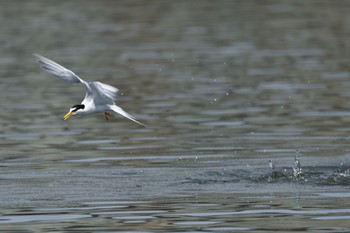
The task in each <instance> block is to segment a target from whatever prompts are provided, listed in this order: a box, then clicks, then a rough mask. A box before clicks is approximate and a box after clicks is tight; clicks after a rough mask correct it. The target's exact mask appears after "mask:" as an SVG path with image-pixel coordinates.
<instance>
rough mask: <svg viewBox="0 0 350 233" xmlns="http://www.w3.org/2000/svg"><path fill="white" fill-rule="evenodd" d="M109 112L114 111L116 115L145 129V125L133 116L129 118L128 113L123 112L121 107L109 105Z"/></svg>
mask: <svg viewBox="0 0 350 233" xmlns="http://www.w3.org/2000/svg"><path fill="white" fill-rule="evenodd" d="M109 107H110V108H111V110H113V111H115V112H116V113H118V114H120V115H122V116H124V117H126V118H128V119H129V120H132V121H133V122H136V123H137V124H139V125H142V126H144V127H147V125H145V124H143V123H141V122H139V121H137V120H136V119H135V118H134V117H133V116H131V115H130V114H129V113H127V112H125V111H124V110H123V109H122V108H121V107H118V106H117V105H109Z"/></svg>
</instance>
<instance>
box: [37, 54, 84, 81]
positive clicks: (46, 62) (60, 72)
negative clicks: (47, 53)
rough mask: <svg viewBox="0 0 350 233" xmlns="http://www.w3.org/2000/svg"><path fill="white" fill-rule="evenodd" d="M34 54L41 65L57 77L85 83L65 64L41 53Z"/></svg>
mask: <svg viewBox="0 0 350 233" xmlns="http://www.w3.org/2000/svg"><path fill="white" fill-rule="evenodd" d="M33 55H34V57H35V58H36V60H37V61H38V63H39V64H40V67H41V68H42V69H43V70H45V71H47V72H48V73H50V74H53V75H54V76H55V77H56V78H58V79H60V80H63V81H66V82H69V83H84V84H85V81H84V80H82V79H81V78H79V77H78V76H77V75H76V74H74V73H73V71H71V70H68V69H66V68H64V67H63V66H61V65H59V64H57V63H56V62H54V61H51V60H50V59H48V58H46V57H43V56H41V55H39V54H36V53H34V54H33Z"/></svg>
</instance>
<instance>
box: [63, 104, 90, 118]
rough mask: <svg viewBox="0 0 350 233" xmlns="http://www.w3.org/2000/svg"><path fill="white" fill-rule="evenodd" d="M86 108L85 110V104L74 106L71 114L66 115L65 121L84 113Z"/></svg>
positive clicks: (70, 111) (70, 110)
mask: <svg viewBox="0 0 350 233" xmlns="http://www.w3.org/2000/svg"><path fill="white" fill-rule="evenodd" d="M84 108H85V105H84V104H77V105H74V106H73V107H71V108H70V109H69V112H68V113H67V114H66V115H64V117H63V120H67V119H68V118H69V117H70V116H72V115H76V114H79V113H81V112H83V110H84Z"/></svg>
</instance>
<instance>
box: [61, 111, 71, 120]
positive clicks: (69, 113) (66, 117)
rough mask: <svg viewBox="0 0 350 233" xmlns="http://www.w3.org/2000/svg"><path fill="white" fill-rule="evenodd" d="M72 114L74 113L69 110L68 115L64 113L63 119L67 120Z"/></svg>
mask: <svg viewBox="0 0 350 233" xmlns="http://www.w3.org/2000/svg"><path fill="white" fill-rule="evenodd" d="M71 115H73V112H68V113H67V114H66V115H64V117H63V120H67V119H68V118H69V117H70V116H71Z"/></svg>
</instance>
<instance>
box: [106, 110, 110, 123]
mask: <svg viewBox="0 0 350 233" xmlns="http://www.w3.org/2000/svg"><path fill="white" fill-rule="evenodd" d="M110 115H111V114H109V112H105V119H106V121H108V117H109V116H110Z"/></svg>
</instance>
